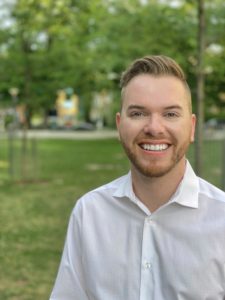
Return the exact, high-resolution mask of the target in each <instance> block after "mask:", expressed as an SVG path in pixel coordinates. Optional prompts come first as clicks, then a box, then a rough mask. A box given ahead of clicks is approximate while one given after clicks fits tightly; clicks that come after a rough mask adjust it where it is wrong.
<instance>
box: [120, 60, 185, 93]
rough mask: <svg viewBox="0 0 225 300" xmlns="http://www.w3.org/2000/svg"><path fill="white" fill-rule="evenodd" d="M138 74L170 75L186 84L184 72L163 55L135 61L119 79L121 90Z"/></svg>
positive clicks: (173, 61)
mask: <svg viewBox="0 0 225 300" xmlns="http://www.w3.org/2000/svg"><path fill="white" fill-rule="evenodd" d="M140 74H150V75H153V76H162V75H172V76H175V77H177V78H178V79H180V80H181V81H183V82H185V83H186V77H185V74H184V71H183V70H182V69H181V67H180V66H179V65H178V64H177V63H176V62H175V60H173V59H172V58H170V57H168V56H164V55H152V56H145V57H143V58H139V59H136V60H135V61H134V62H133V63H132V64H131V65H130V66H129V67H128V68H127V70H125V72H123V73H122V76H121V79H120V86H121V88H123V87H125V86H126V85H127V84H128V83H129V82H130V80H131V79H132V78H134V77H135V76H137V75H140Z"/></svg>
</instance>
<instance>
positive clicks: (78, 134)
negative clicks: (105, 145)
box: [17, 129, 118, 140]
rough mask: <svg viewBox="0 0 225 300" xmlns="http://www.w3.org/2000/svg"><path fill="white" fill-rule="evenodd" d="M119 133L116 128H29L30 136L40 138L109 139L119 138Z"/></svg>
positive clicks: (19, 133) (18, 134) (20, 134)
mask: <svg viewBox="0 0 225 300" xmlns="http://www.w3.org/2000/svg"><path fill="white" fill-rule="evenodd" d="M22 134H23V133H22V132H18V133H17V136H22ZM117 136H118V134H117V131H116V130H105V129H104V130H93V131H69V130H68V131H67V130H28V131H27V137H28V138H38V139H39V138H40V139H49V138H51V139H57V138H60V139H76V140H88V139H107V138H117Z"/></svg>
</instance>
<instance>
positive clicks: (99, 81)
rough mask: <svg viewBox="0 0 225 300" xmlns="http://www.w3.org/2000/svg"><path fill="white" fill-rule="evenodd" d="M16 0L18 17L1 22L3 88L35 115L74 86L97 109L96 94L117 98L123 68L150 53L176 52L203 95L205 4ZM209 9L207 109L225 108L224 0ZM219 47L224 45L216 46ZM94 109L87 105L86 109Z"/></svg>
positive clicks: (208, 3)
mask: <svg viewBox="0 0 225 300" xmlns="http://www.w3.org/2000/svg"><path fill="white" fill-rule="evenodd" d="M141 3H142V2H141V1H139V0H132V1H118V0H114V1H103V0H86V1H79V0H64V1H61V0H54V1H53V0H29V1H25V0H16V1H15V5H14V6H12V7H11V8H10V11H11V17H12V20H13V22H12V23H11V25H10V26H8V27H6V28H5V27H4V26H2V28H0V62H1V69H0V93H1V95H2V99H9V95H8V89H9V88H10V87H12V86H17V87H18V88H19V89H20V95H19V100H20V101H21V102H23V103H26V104H27V106H28V108H29V110H30V113H32V111H34V110H35V111H37V110H44V111H45V110H48V109H49V108H52V107H53V106H54V102H55V99H56V93H57V90H59V89H62V88H65V87H67V86H71V87H73V88H74V90H75V91H76V93H77V94H78V95H79V96H80V97H81V99H82V103H83V106H84V107H86V110H88V109H89V107H90V103H91V100H92V98H93V92H96V91H101V90H103V89H105V90H109V91H110V92H112V93H113V94H114V95H115V96H114V98H115V99H116V98H117V92H118V82H119V77H120V74H121V72H122V70H123V69H124V68H125V67H126V66H127V64H128V63H130V61H131V60H133V59H135V58H137V57H139V56H143V55H146V54H158V53H162V54H165V55H169V56H172V57H174V58H175V59H176V60H177V61H178V62H179V63H180V64H181V65H182V66H183V67H184V69H185V71H186V73H187V74H188V81H189V82H190V85H191V88H192V90H193V95H194V96H195V88H196V83H195V82H196V75H195V73H196V51H197V49H196V47H197V4H196V1H182V0H180V6H177V7H172V6H171V5H170V1H165V4H161V2H160V1H157V0H155V1H145V4H141ZM205 5H206V13H207V16H206V17H207V22H206V24H207V32H206V35H207V36H206V39H207V49H206V53H205V69H206V73H207V84H206V87H207V90H206V92H207V93H206V104H207V105H206V107H207V109H209V108H210V106H211V105H213V104H215V105H216V106H218V107H219V108H220V109H224V103H223V102H221V100H220V98H219V96H218V95H219V94H220V93H221V92H224V81H225V76H224V75H225V67H224V64H223V61H224V58H225V57H224V56H225V51H224V47H225V45H224V43H225V42H224V41H225V39H224V14H225V6H224V3H223V1H222V0H216V1H213V3H212V1H209V0H206V1H205ZM213 45H217V46H219V47H220V49H221V51H220V52H215V51H214V50H212V49H213ZM87 113H88V111H86V114H87Z"/></svg>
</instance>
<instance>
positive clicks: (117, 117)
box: [116, 112, 121, 141]
mask: <svg viewBox="0 0 225 300" xmlns="http://www.w3.org/2000/svg"><path fill="white" fill-rule="evenodd" d="M120 120H121V115H120V113H119V112H117V113H116V127H117V131H118V140H119V141H120Z"/></svg>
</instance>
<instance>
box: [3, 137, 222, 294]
mask: <svg viewBox="0 0 225 300" xmlns="http://www.w3.org/2000/svg"><path fill="white" fill-rule="evenodd" d="M6 145H7V144H6V141H1V146H0V197H1V201H0V266H1V267H0V299H4V300H9V299H10V300H40V299H48V297H49V294H50V291H51V289H52V286H53V282H54V280H55V276H56V272H57V269H58V265H59V260H60V257H61V251H62V247H63V243H64V238H65V233H66V228H67V223H68V218H69V215H70V212H71V210H72V208H73V206H74V204H75V202H76V199H78V198H79V197H80V196H81V195H83V194H84V193H85V192H87V191H89V190H90V189H92V188H94V187H97V186H99V185H101V184H104V183H106V182H108V181H110V180H112V179H114V178H116V177H118V176H121V175H123V174H125V173H126V172H127V170H128V168H129V164H128V162H127V159H126V158H125V155H124V154H123V151H122V150H121V146H120V145H119V143H118V141H117V140H114V139H110V140H98V141H93V140H90V141H75V140H38V142H37V153H38V155H37V158H38V159H37V161H36V162H35V164H33V165H32V161H31V160H30V161H29V160H28V163H29V168H28V170H27V172H28V175H27V178H36V180H34V181H33V182H32V181H30V182H29V181H26V180H24V181H23V180H18V178H16V180H15V181H14V183H12V182H10V181H9V180H8V178H7V177H8V175H7V151H6ZM205 151H206V152H205V153H204V154H205V156H204V157H205V170H206V175H207V176H208V179H210V180H211V181H212V182H214V183H215V184H217V185H219V184H220V179H219V178H220V177H219V175H220V174H219V173H220V170H219V167H220V166H221V161H220V154H221V151H222V150H221V147H220V145H219V144H215V143H214V147H213V150H212V148H211V144H209V143H208V144H206V148H205ZM189 156H190V159H191V160H192V150H191V151H190V155H189ZM16 160H17V162H20V161H21V156H20V146H19V144H18V143H17V144H16ZM17 165H18V167H19V163H18V164H17ZM17 175H18V174H17Z"/></svg>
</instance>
